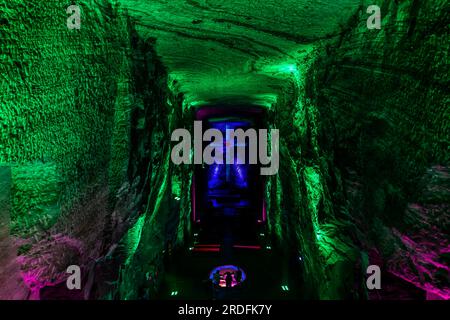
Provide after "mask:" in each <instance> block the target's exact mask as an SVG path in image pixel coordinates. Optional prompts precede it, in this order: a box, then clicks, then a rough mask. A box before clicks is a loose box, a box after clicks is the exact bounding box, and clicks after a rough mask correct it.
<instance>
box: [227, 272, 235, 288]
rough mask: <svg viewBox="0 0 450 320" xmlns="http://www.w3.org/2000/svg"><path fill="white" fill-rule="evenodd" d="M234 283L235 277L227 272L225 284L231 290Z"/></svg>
mask: <svg viewBox="0 0 450 320" xmlns="http://www.w3.org/2000/svg"><path fill="white" fill-rule="evenodd" d="M232 283H233V276H232V274H231V272H227V273H226V274H225V284H226V287H227V288H231V285H232Z"/></svg>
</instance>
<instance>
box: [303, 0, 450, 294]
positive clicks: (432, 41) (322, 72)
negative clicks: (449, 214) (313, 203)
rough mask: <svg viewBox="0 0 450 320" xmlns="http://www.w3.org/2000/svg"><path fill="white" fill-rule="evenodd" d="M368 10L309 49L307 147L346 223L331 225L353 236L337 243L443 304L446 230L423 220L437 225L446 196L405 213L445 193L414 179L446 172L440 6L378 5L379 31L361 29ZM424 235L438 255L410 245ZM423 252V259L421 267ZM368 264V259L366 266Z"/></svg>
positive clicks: (444, 44) (444, 22)
mask: <svg viewBox="0 0 450 320" xmlns="http://www.w3.org/2000/svg"><path fill="white" fill-rule="evenodd" d="M368 5H369V4H367V5H366V4H364V5H362V6H361V8H360V10H359V11H358V12H357V13H356V14H355V16H354V17H353V18H352V19H351V20H350V21H349V22H348V24H347V25H345V27H343V30H342V36H341V37H340V38H339V39H338V40H336V41H333V42H329V43H323V45H322V46H320V47H318V48H319V49H318V50H319V51H318V52H319V53H318V58H317V60H315V62H314V64H313V65H312V67H311V69H310V73H309V75H308V80H307V83H308V86H307V87H306V92H307V93H306V94H307V96H309V97H311V100H312V101H313V103H314V105H315V106H317V109H318V112H319V113H318V119H320V121H318V123H319V127H320V130H319V135H318V137H317V139H318V140H317V141H318V144H319V145H320V148H321V149H322V150H323V154H324V156H325V157H324V161H326V163H327V164H326V167H328V168H329V169H328V170H329V171H328V174H327V175H326V183H327V185H328V188H329V190H330V199H331V201H332V203H333V206H334V211H335V212H341V213H346V214H347V216H345V215H342V214H339V221H343V222H346V223H347V222H351V223H352V224H354V226H355V227H356V229H357V232H355V233H354V236H352V237H351V238H350V239H349V241H346V242H347V243H354V244H357V245H358V247H360V248H361V249H362V250H363V252H362V254H363V257H367V252H368V251H370V250H372V249H373V248H375V251H377V252H378V253H379V254H380V256H381V261H384V264H383V266H382V269H383V270H384V271H385V272H386V273H385V274H395V275H396V276H398V277H400V278H401V279H403V280H406V282H409V283H412V284H414V285H415V286H416V287H418V288H420V289H422V290H424V291H426V292H429V293H433V294H435V293H436V294H437V295H438V296H440V297H443V298H448V292H449V291H448V290H449V282H448V278H447V279H445V276H444V277H443V278H442V277H441V276H439V274H440V273H442V274H448V271H449V269H448V263H447V262H446V260H445V259H447V258H445V255H446V252H447V251H448V245H449V243H448V237H447V236H445V234H446V232H447V230H448V222H444V223H443V225H440V226H436V225H434V223H431V222H430V221H429V220H428V219H442V221H446V219H447V218H446V217H445V216H446V213H445V212H446V211H447V204H448V200H449V198H448V193H447V195H444V194H445V192H438V191H437V192H438V193H437V194H436V196H435V200H434V205H435V207H434V210H433V212H434V213H433V214H432V215H431V214H430V211H429V210H428V211H427V210H422V211H421V213H419V214H417V210H416V215H415V217H414V218H413V217H412V215H411V214H410V213H409V212H410V211H411V206H413V207H414V205H413V204H414V203H417V201H419V202H420V199H422V198H423V196H422V193H423V192H424V191H423V190H424V189H426V188H427V187H425V186H426V185H430V184H432V185H434V186H435V188H436V190H439V188H441V189H442V188H444V189H445V187H443V184H442V181H443V180H439V179H437V180H436V179H435V182H433V181H432V180H430V179H431V178H430V179H427V178H424V175H425V173H426V171H427V170H431V171H433V169H432V167H434V166H436V165H438V166H440V167H441V168H442V169H440V170H441V171H440V172H441V173H440V174H437V175H438V176H439V175H443V176H444V177H445V176H446V173H445V172H447V169H445V168H448V165H449V158H448V137H449V136H450V135H449V133H450V131H449V130H450V126H449V122H448V119H449V115H450V114H449V101H448V94H446V91H447V88H448V85H449V83H448V74H449V65H448V52H449V43H448V34H449V29H448V26H449V18H448V15H446V14H445V12H448V10H449V4H448V2H447V1H434V2H432V3H425V2H419V1H402V2H397V1H382V2H381V3H380V7H381V12H382V27H381V29H380V30H369V29H367V27H366V19H367V14H366V12H365V8H367V6H368ZM428 177H431V175H428ZM442 179H445V178H442ZM436 181H437V182H436ZM439 181H441V182H439ZM428 188H429V187H428ZM425 206H426V205H425ZM428 209H430V208H429V207H428ZM419 211H420V210H419ZM425 215H427V216H428V217H425ZM430 215H431V216H433V218H431V216H430ZM327 216H328V215H327ZM437 217H440V218H437ZM425 220H426V221H428V222H424V221H425ZM412 221H415V222H412ZM413 224H416V227H415V228H413V227H412V225H413ZM419 230H420V231H419ZM342 232H343V230H340V231H339V233H342ZM428 232H430V233H433V232H436V237H437V238H438V239H434V241H432V242H433V243H435V244H439V245H435V246H433V247H430V246H429V244H430V241H429V240H427V237H423V236H422V237H421V236H419V234H420V233H421V234H424V233H428ZM405 237H406V238H408V237H413V238H414V239H415V240H414V241H412V243H407V242H408V241H405ZM411 247H414V248H416V249H417V250H413V249H411ZM425 248H427V249H425ZM426 250H430V255H431V256H432V258H430V257H424V255H423V251H426ZM394 256H396V258H395V259H396V260H395V261H394ZM400 257H402V258H400ZM364 260H366V258H364ZM398 260H401V261H402V262H401V263H399V262H398ZM407 261H408V262H407ZM375 262H376V259H374V257H373V255H371V254H369V257H368V260H367V263H369V264H374V263H375ZM408 264H409V265H410V266H411V265H412V266H413V267H412V268H411V267H407V265H408ZM437 265H439V266H440V267H438V268H437V269H439V270H436V266H437ZM347 271H348V270H345V269H344V270H343V272H344V273H345V272H347ZM435 277H438V278H439V279H435Z"/></svg>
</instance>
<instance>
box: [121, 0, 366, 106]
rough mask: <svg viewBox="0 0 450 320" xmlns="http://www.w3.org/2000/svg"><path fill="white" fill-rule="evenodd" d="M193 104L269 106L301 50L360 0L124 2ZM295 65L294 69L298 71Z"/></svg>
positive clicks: (334, 27) (327, 33)
mask: <svg viewBox="0 0 450 320" xmlns="http://www.w3.org/2000/svg"><path fill="white" fill-rule="evenodd" d="M121 1H122V3H123V6H124V7H125V8H127V9H128V11H129V14H130V15H131V16H132V17H133V18H134V19H136V23H137V29H138V32H139V33H140V34H141V36H143V37H144V38H149V37H152V38H156V39H157V42H156V48H157V53H158V55H160V56H161V58H162V60H163V62H164V63H165V65H166V66H167V68H168V71H169V73H170V76H171V79H173V80H177V89H178V90H179V91H181V92H183V93H185V94H186V100H187V102H188V103H189V104H191V105H202V104H209V103H213V102H218V101H224V100H228V101H236V100H238V101H239V102H244V103H254V104H260V105H267V106H269V105H270V104H271V103H272V102H273V101H274V100H275V99H276V97H277V95H278V93H279V90H280V88H281V87H282V86H283V85H286V83H287V81H286V77H290V76H291V73H292V72H293V71H294V68H295V67H293V66H294V65H295V64H296V62H297V61H299V58H300V56H301V55H302V54H305V53H306V52H308V50H310V49H311V48H312V46H311V44H312V43H314V42H315V41H317V40H320V39H327V38H331V37H333V36H334V35H336V34H338V33H339V30H340V27H339V25H340V24H343V23H345V22H346V21H347V19H348V18H349V17H350V15H351V14H352V13H354V12H355V11H356V10H357V9H358V8H359V5H360V4H361V0H329V1H320V0H227V1H224V0H197V1H194V0H166V1H164V0H121ZM295 70H296V69H295Z"/></svg>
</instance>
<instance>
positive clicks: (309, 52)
mask: <svg viewBox="0 0 450 320" xmlns="http://www.w3.org/2000/svg"><path fill="white" fill-rule="evenodd" d="M77 4H78V5H79V6H80V7H81V9H82V21H81V23H82V26H81V30H69V29H68V28H67V26H66V19H67V17H68V15H67V13H66V7H67V6H68V2H67V1H62V0H52V1H38V0H35V1H26V2H24V1H21V0H0V34H1V37H2V39H1V41H0V74H1V79H2V80H1V83H0V86H1V87H0V88H1V90H0V169H1V171H0V174H1V176H2V177H8V178H4V179H5V181H2V183H0V186H1V188H2V190H7V193H6V192H5V195H6V194H8V198H10V201H9V203H7V202H8V200H6V201H5V200H4V199H3V201H1V202H0V209H1V210H2V212H1V213H0V219H1V220H0V231H1V234H0V246H1V248H5V249H4V250H2V252H1V253H0V259H1V260H0V261H1V263H2V265H1V266H0V268H2V270H6V271H4V272H3V273H1V272H0V277H2V279H3V278H4V277H5V274H12V275H13V276H12V277H11V279H10V280H8V283H7V286H4V287H2V288H0V297H2V298H17V297H21V298H28V299H38V298H40V299H60V298H70V299H97V298H105V299H137V298H141V297H143V295H144V291H145V294H146V295H147V296H148V297H149V298H153V297H154V296H156V295H157V293H158V290H159V286H160V283H161V282H160V281H161V278H162V277H163V275H164V267H163V263H162V262H163V259H164V256H165V252H168V250H169V248H170V249H172V248H183V246H184V245H185V241H186V239H187V238H189V236H190V233H191V226H190V222H189V221H190V210H191V209H190V208H191V206H190V190H191V175H192V172H191V168H189V167H188V166H185V167H182V166H174V165H173V164H172V163H171V161H170V134H171V132H172V131H173V130H174V129H175V128H180V127H185V128H188V129H189V128H191V129H192V121H193V110H195V107H197V106H206V105H214V104H220V103H223V102H227V103H231V104H233V103H239V105H258V106H263V107H266V108H267V119H266V120H267V127H269V128H278V129H280V170H279V174H278V175H276V176H272V177H270V178H268V179H267V186H266V202H267V212H268V219H269V224H268V233H269V236H270V238H271V239H273V250H274V251H276V252H277V253H279V256H280V257H281V259H280V263H285V264H286V265H287V261H292V260H293V259H295V260H296V261H298V258H299V256H300V257H301V258H302V260H301V261H302V262H301V263H297V264H296V267H295V269H294V270H290V272H293V273H297V274H300V275H301V276H300V277H299V278H301V279H302V284H301V288H302V292H303V296H302V298H305V299H311V298H316V299H317V298H321V299H367V298H369V299H392V298H393V299H398V298H405V299H411V298H414V299H425V298H428V299H449V298H450V293H449V292H450V288H449V253H450V248H449V237H448V235H449V229H448V228H449V216H448V212H449V208H448V206H449V202H450V201H449V200H450V199H449V195H450V190H449V188H450V187H449V178H448V173H449V153H448V143H449V136H450V132H449V129H450V128H449V121H448V119H449V116H450V114H449V113H450V111H449V110H450V109H449V96H448V87H449V74H450V72H449V71H450V70H449V63H448V61H449V57H448V54H449V49H450V48H449V46H450V44H449V41H448V36H449V25H450V21H449V15H448V12H449V11H450V3H449V2H448V1H445V0H436V1H418V0H405V1H397V0H380V1H378V4H379V5H380V7H381V17H382V25H381V29H380V30H369V29H368V28H367V26H366V21H367V18H368V16H369V15H368V14H367V12H366V9H367V7H368V6H369V5H372V4H373V3H372V1H369V0H364V1H360V0H340V1H337V0H336V1H315V0H283V1H281V0H267V1H238V0H230V1H225V2H224V1H222V0H208V1H207V0H195V1H184V0H171V1H159V0H153V1H143V0H101V1H94V0H81V1H78V2H77ZM6 180H8V181H6ZM175 197H179V198H181V199H180V201H179V202H175V200H174V198H175ZM3 198H6V196H4V197H3ZM70 264H78V265H80V266H81V268H82V271H83V279H82V283H83V290H82V291H81V292H76V293H74V292H68V290H67V289H66V288H65V279H66V277H67V274H66V273H65V270H66V268H67V266H68V265H70ZM370 264H377V265H379V266H380V267H381V269H382V272H383V275H382V279H383V280H382V286H383V288H386V290H382V291H370V292H368V291H367V289H366V283H365V280H366V277H367V275H366V268H367V266H368V265H370ZM16 281H17V290H16V291H14V290H11V288H12V287H14V284H15V282H16Z"/></svg>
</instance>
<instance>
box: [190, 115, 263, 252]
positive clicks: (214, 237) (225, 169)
mask: <svg viewBox="0 0 450 320" xmlns="http://www.w3.org/2000/svg"><path fill="white" fill-rule="evenodd" d="M242 110H246V111H245V112H244V111H242ZM263 115H264V112H263V110H262V109H259V108H230V107H224V108H220V107H209V108H204V109H200V110H199V111H198V112H197V113H196V119H197V120H201V121H202V123H203V127H204V128H206V129H210V128H213V129H217V130H220V131H221V132H222V134H223V136H224V137H226V130H227V129H234V130H236V129H242V130H244V131H245V130H247V129H250V128H253V129H259V128H261V127H262V125H263ZM232 140H233V141H232ZM230 144H231V146H232V147H235V148H236V149H237V148H244V149H245V156H246V159H248V158H249V141H248V139H247V140H246V141H245V143H244V144H242V142H241V144H240V145H239V144H238V142H237V141H236V140H235V139H229V138H225V139H224V141H223V143H222V145H221V146H219V147H221V149H222V151H223V154H224V155H225V154H226V152H227V151H226V147H227V146H230ZM234 156H235V161H234V163H233V164H226V163H224V164H216V163H215V164H212V165H207V164H203V165H196V166H195V169H194V177H193V194H192V203H193V211H192V212H193V222H194V226H195V229H196V234H198V237H197V239H196V240H197V244H199V245H210V244H217V245H220V246H221V247H222V249H224V250H225V251H226V250H227V249H230V248H239V247H241V246H242V247H245V246H253V247H255V248H256V247H257V246H258V234H259V233H260V231H261V229H262V228H264V224H265V220H266V217H265V213H264V209H265V206H264V192H263V191H264V177H263V176H261V175H260V174H259V164H249V162H248V161H244V162H243V161H239V159H237V158H236V157H237V156H236V152H235V155H234ZM210 248H211V247H210Z"/></svg>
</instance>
